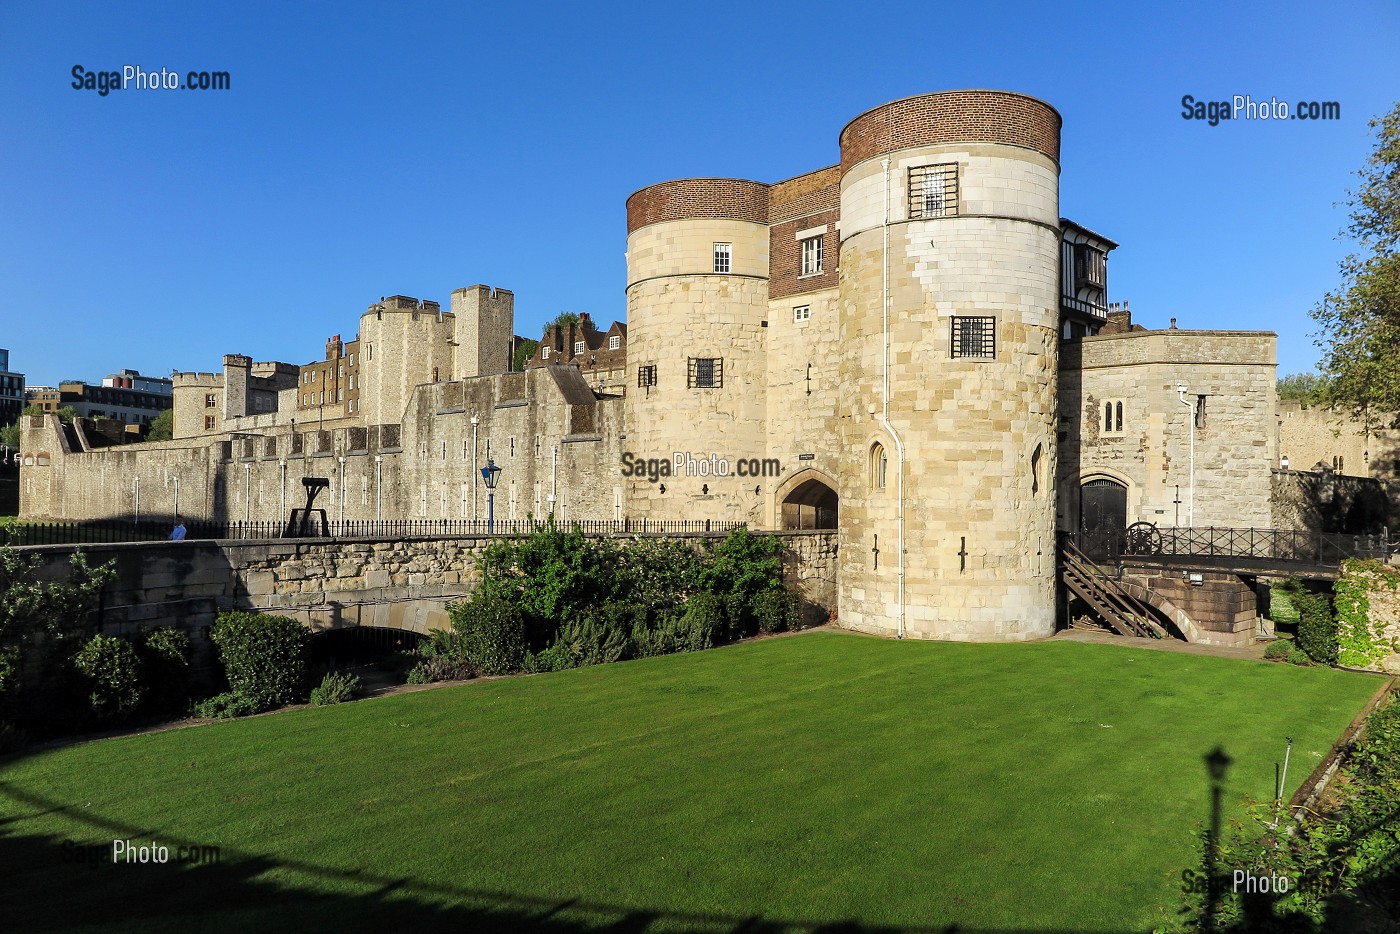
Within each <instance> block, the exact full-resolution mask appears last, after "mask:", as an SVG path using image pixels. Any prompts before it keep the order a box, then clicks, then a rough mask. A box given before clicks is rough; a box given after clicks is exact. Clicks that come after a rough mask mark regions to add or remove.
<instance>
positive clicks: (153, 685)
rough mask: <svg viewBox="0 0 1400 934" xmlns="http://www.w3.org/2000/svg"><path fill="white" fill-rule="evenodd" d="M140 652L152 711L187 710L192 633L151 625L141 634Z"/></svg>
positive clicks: (165, 712) (168, 712)
mask: <svg viewBox="0 0 1400 934" xmlns="http://www.w3.org/2000/svg"><path fill="white" fill-rule="evenodd" d="M139 652H140V654H141V668H142V672H143V675H144V681H145V686H146V707H147V709H148V710H150V711H151V712H152V713H157V714H178V713H184V712H185V710H186V708H188V707H189V703H190V656H191V654H192V649H191V646H190V637H189V636H187V635H185V634H184V633H183V632H181V631H180V630H178V629H168V628H167V629H152V630H151V631H149V632H146V633H144V634H143V635H142V637H141V642H140V647H139Z"/></svg>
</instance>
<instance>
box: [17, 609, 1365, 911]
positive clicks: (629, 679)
mask: <svg viewBox="0 0 1400 934" xmlns="http://www.w3.org/2000/svg"><path fill="white" fill-rule="evenodd" d="M1379 684H1380V681H1379V679H1377V678H1374V677H1368V676H1364V675H1356V674H1349V673H1345V672H1339V671H1332V670H1322V669H1299V668H1294V667H1291V666H1285V665H1271V664H1261V663H1258V662H1247V661H1236V660H1226V659H1219V658H1212V657H1203V656H1195V655H1185V654H1176V653H1167V652H1156V651H1146V650H1138V649H1128V648H1123V647H1119V646H1101V645H1089V644H1082V643H1040V644H1027V645H961V644H931V643H914V642H903V643H897V642H892V641H886V640H880V639H873V638H863V637H858V636H853V635H844V634H838V633H816V634H810V635H806V636H801V637H797V638H788V639H774V640H766V641H759V642H753V643H748V644H744V645H739V646H735V647H731V648H726V649H720V650H715V651H710V652H701V653H695V654H689V655H679V656H671V657H667V658H659V659H652V660H647V661H639V662H629V663H626V664H621V665H611V666H605V667H600V668H590V669H582V670H576V671H568V672H561V673H558V674H551V675H542V676H536V677H529V678H516V679H508V680H502V681H496V682H491V683H484V684H475V685H467V686H464V687H456V688H445V689H440V690H434V691H425V692H421V693H413V694H402V695H398V696H394V697H391V698H385V699H381V700H374V701H368V702H361V703H354V704H346V705H339V706H334V707H326V708H320V709H307V710H300V711H294V712H288V713H282V714H276V715H271V716H265V717H257V718H252V719H248V720H242V721H235V722H231V723H226V724H216V725H212V726H207V727H200V728H196V729H186V730H176V731H171V732H166V733H159V734H150V735H144V736H134V737H129V738H123V739H115V740H106V741H99V742H92V743H86V744H82V745H77V746H71V747H67V748H64V749H58V750H53V751H49V752H45V753H41V754H35V755H32V756H30V757H27V758H21V759H17V760H10V761H7V762H3V763H0V865H4V866H7V867H12V868H9V869H8V870H7V871H6V872H4V873H0V905H4V906H5V907H4V909H3V918H4V923H5V925H6V927H7V928H9V929H11V930H29V929H37V928H39V927H63V928H66V929H107V928H123V927H124V928H126V929H131V930H152V929H160V928H167V927H168V928H171V929H189V928H191V927H193V926H197V927H198V928H199V929H201V930H205V931H208V930H227V931H243V930H252V929H268V928H273V929H286V930H308V929H311V930H321V929H337V928H338V929H342V930H392V929H419V930H422V929H434V928H441V929H452V930H462V929H473V928H481V927H491V928H502V927H506V926H513V927H515V928H517V929H520V930H531V931H559V932H566V931H575V930H580V929H583V928H586V927H598V926H605V925H614V924H615V925H617V926H618V927H619V928H622V929H629V930H640V929H641V928H642V927H644V926H646V925H647V924H651V925H652V928H651V929H653V930H656V929H668V930H729V929H733V928H735V927H737V926H738V925H740V924H741V922H743V921H744V920H745V919H753V918H762V919H764V921H765V922H766V923H767V924H769V925H772V926H773V927H767V928H764V927H758V928H753V929H763V930H772V929H776V928H778V927H781V926H786V925H790V926H806V927H816V926H819V925H822V924H831V923H834V922H841V921H847V922H853V923H852V925H851V926H850V927H849V928H847V929H850V930H858V929H861V928H864V927H871V926H878V927H883V928H890V929H902V928H920V929H923V928H930V927H936V926H942V925H949V924H954V923H956V924H959V925H962V926H963V928H962V929H963V930H978V929H986V928H998V929H1006V928H1014V929H1019V930H1029V929H1034V930H1069V929H1074V930H1102V931H1110V930H1111V931H1119V930H1147V929H1150V928H1151V927H1153V926H1154V925H1156V924H1159V923H1161V922H1162V921H1164V920H1165V919H1166V918H1167V916H1169V915H1170V914H1171V913H1172V912H1173V911H1174V910H1175V909H1176V907H1177V905H1178V904H1179V902H1180V896H1179V887H1178V881H1177V880H1178V877H1179V873H1180V872H1181V870H1182V869H1184V868H1186V867H1187V866H1189V865H1192V863H1193V861H1194V860H1195V859H1196V853H1197V850H1196V845H1195V839H1194V837H1193V831H1194V829H1195V827H1196V825H1197V824H1198V822H1200V821H1203V820H1204V819H1205V818H1206V817H1207V811H1208V807H1209V798H1210V796H1209V788H1208V784H1207V781H1206V773H1205V769H1204V766H1203V761H1202V756H1203V755H1205V754H1206V753H1207V752H1209V751H1210V750H1212V749H1213V748H1215V747H1216V746H1217V745H1218V746H1222V747H1223V748H1224V749H1225V750H1226V752H1227V753H1228V754H1229V755H1230V756H1231V757H1232V758H1233V760H1234V765H1233V767H1232V769H1231V771H1230V773H1229V778H1228V785H1227V794H1226V801H1227V805H1228V808H1229V810H1230V811H1231V812H1232V813H1236V814H1238V813H1239V811H1240V806H1241V800H1242V796H1244V795H1246V794H1248V795H1252V796H1254V797H1256V798H1270V797H1272V795H1273V786H1274V781H1275V772H1274V768H1275V763H1276V762H1278V761H1279V760H1280V758H1281V756H1282V752H1283V745H1284V743H1283V739H1284V736H1285V735H1291V736H1292V737H1293V738H1294V747H1293V757H1292V763H1291V765H1290V769H1289V775H1288V778H1289V785H1290V786H1292V787H1296V786H1297V785H1299V784H1300V783H1301V782H1302V780H1303V779H1304V778H1305V777H1306V776H1307V774H1308V772H1309V771H1311V769H1312V768H1313V767H1314V766H1315V765H1316V763H1317V762H1318V761H1319V760H1320V758H1321V757H1322V756H1323V755H1324V754H1325V753H1326V751H1327V750H1328V749H1329V747H1330V745H1331V743H1332V742H1333V741H1334V740H1335V738H1336V737H1337V736H1338V735H1339V734H1340V733H1341V732H1342V730H1343V729H1344V728H1345V727H1346V725H1347V723H1348V722H1349V721H1350V720H1351V719H1352V717H1353V716H1355V714H1356V713H1357V712H1358V711H1359V710H1360V708H1361V706H1362V705H1363V704H1364V702H1365V700H1366V699H1367V697H1369V696H1370V695H1371V693H1372V692H1374V691H1375V690H1376V688H1377V687H1378V686H1379ZM113 839H131V840H132V841H133V842H137V841H148V840H154V841H156V842H157V843H162V844H164V845H166V846H168V847H169V848H170V853H171V859H172V863H171V864H170V865H168V866H154V865H147V866H141V865H116V866H112V865H101V866H89V865H83V864H81V863H79V862H75V861H73V857H74V854H75V853H77V852H82V851H75V850H73V849H72V847H74V846H88V845H92V846H97V847H99V848H100V851H101V852H110V848H111V844H112V840H113ZM188 844H194V845H213V846H218V847H219V848H220V851H221V852H220V861H219V863H218V864H217V865H212V866H211V865H204V866H199V867H197V868H189V867H178V868H177V867H176V866H175V865H174V860H175V858H176V854H177V851H176V847H177V846H179V845H188ZM65 845H66V846H67V847H68V848H67V849H65ZM488 913H489V917H488Z"/></svg>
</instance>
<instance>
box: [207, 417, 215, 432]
mask: <svg viewBox="0 0 1400 934" xmlns="http://www.w3.org/2000/svg"><path fill="white" fill-rule="evenodd" d="M214 427H215V426H214V416H212V415H206V416H204V430H205V431H212V430H213V429H214Z"/></svg>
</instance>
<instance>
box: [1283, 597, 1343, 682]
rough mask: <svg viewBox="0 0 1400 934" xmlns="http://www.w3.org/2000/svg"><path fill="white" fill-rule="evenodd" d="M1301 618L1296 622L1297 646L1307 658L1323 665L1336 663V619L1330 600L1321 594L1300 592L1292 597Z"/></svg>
mask: <svg viewBox="0 0 1400 934" xmlns="http://www.w3.org/2000/svg"><path fill="white" fill-rule="evenodd" d="M1293 605H1294V606H1296V607H1297V608H1298V613H1299V615H1300V616H1301V617H1302V619H1301V620H1300V621H1299V623H1298V647H1299V648H1300V649H1302V650H1303V651H1304V652H1306V653H1307V655H1308V658H1311V659H1312V660H1313V661H1315V662H1319V663H1321V664H1323V665H1335V664H1336V663H1337V621H1336V620H1335V619H1334V618H1333V616H1332V601H1331V600H1329V599H1328V598H1327V597H1326V596H1325V595H1323V594H1314V593H1302V594H1297V595H1295V596H1294V597H1293Z"/></svg>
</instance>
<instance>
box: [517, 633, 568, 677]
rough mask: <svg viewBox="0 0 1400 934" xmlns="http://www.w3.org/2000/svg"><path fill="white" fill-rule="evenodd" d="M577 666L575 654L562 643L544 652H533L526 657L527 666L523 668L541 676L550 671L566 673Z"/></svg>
mask: <svg viewBox="0 0 1400 934" xmlns="http://www.w3.org/2000/svg"><path fill="white" fill-rule="evenodd" d="M575 664H577V662H576V661H575V659H574V653H573V652H571V651H570V650H569V646H568V645H566V644H565V643H564V642H562V641H561V642H556V643H554V644H553V645H551V646H550V647H549V648H547V649H545V650H544V651H542V652H531V653H530V654H529V655H527V656H525V664H524V665H523V666H522V667H523V669H524V670H525V671H527V672H529V673H530V674H532V675H540V674H545V673H546V672H550V671H564V670H565V669H568V668H573V667H574V666H575Z"/></svg>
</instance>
